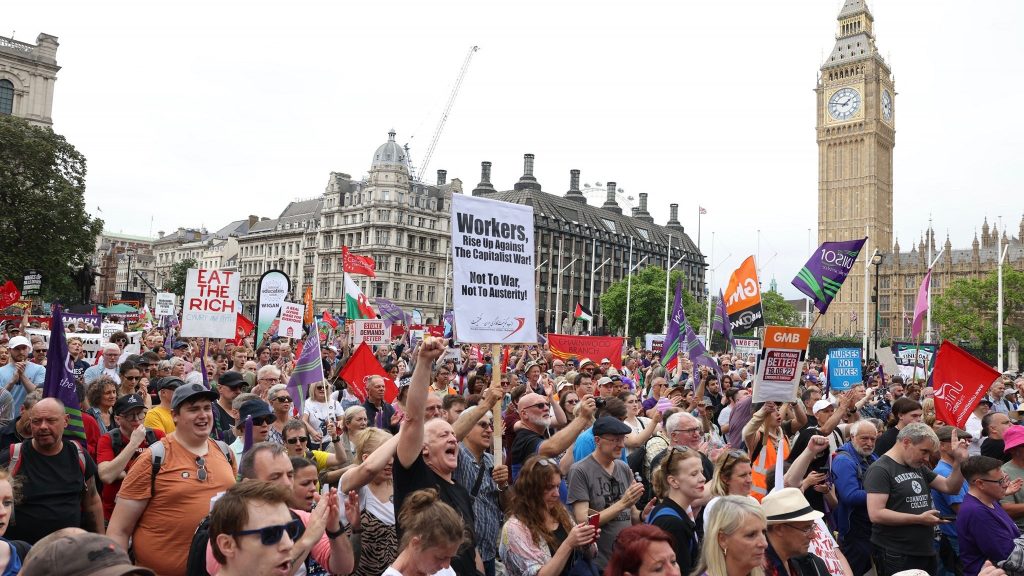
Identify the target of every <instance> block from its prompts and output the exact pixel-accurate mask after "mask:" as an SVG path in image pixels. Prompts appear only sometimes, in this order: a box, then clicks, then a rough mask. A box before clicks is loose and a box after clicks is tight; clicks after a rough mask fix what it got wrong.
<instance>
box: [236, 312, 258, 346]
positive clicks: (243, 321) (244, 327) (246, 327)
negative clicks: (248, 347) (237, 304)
mask: <svg viewBox="0 0 1024 576" xmlns="http://www.w3.org/2000/svg"><path fill="white" fill-rule="evenodd" d="M255 327H256V325H255V324H253V323H252V320H249V319H248V318H246V317H245V315H244V314H242V313H241V312H239V313H238V316H236V317H235V346H241V345H242V341H243V340H245V337H246V336H248V335H249V333H250V332H252V329H253V328H255Z"/></svg>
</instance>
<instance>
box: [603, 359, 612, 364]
mask: <svg viewBox="0 0 1024 576" xmlns="http://www.w3.org/2000/svg"><path fill="white" fill-rule="evenodd" d="M611 363H612V361H611V360H609V359H607V358H601V364H611Z"/></svg>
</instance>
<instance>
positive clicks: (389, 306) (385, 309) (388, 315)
mask: <svg viewBox="0 0 1024 576" xmlns="http://www.w3.org/2000/svg"><path fill="white" fill-rule="evenodd" d="M373 301H374V303H375V304H377V311H378V312H380V318H381V320H383V321H384V323H385V324H387V325H388V326H391V325H392V324H394V323H396V322H405V325H406V326H408V325H409V322H408V321H407V319H406V317H405V311H404V310H402V307H401V306H399V305H398V304H395V303H394V302H392V301H391V300H387V299H384V298H374V299H373Z"/></svg>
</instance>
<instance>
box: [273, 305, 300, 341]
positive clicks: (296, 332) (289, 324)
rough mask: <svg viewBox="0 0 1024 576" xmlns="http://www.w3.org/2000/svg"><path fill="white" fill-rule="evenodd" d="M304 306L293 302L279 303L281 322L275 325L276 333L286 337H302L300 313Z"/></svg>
mask: <svg viewBox="0 0 1024 576" xmlns="http://www.w3.org/2000/svg"><path fill="white" fill-rule="evenodd" d="M304 309H305V306H303V305H302V304H296V303H294V302H282V303H281V322H280V323H279V324H278V325H277V335H278V336H287V337H288V338H301V337H302V313H303V310H304Z"/></svg>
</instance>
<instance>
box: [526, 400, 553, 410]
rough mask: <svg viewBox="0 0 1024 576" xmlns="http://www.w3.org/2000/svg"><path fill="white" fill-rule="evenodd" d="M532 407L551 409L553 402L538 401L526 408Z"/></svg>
mask: <svg viewBox="0 0 1024 576" xmlns="http://www.w3.org/2000/svg"><path fill="white" fill-rule="evenodd" d="M530 408H540V409H541V410H550V409H551V404H548V403H547V402H538V403H536V404H534V405H533V406H527V407H526V410H529V409H530Z"/></svg>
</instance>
